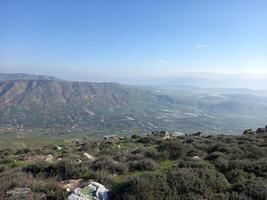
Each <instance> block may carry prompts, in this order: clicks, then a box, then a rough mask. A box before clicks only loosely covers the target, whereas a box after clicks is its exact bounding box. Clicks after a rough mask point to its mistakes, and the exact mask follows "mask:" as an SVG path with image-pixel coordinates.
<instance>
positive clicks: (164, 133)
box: [150, 131, 172, 140]
mask: <svg viewBox="0 0 267 200" xmlns="http://www.w3.org/2000/svg"><path fill="white" fill-rule="evenodd" d="M150 135H152V136H154V137H159V138H162V139H164V140H167V139H171V138H172V134H170V133H169V132H167V131H160V132H159V131H152V132H151V134H150Z"/></svg>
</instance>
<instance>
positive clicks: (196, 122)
mask: <svg viewBox="0 0 267 200" xmlns="http://www.w3.org/2000/svg"><path fill="white" fill-rule="evenodd" d="M204 91H205V92H204ZM207 91H209V92H207ZM223 91H228V90H222V89H220V92H218V90H216V91H215V90H214V89H210V90H208V89H205V90H204V89H203V88H198V87H185V86H184V87H183V86H179V89H170V88H164V87H157V86H150V87H141V86H132V85H122V84H119V83H94V82H75V81H65V80H61V79H57V78H54V77H49V76H36V75H27V74H0V111H1V112H0V126H3V127H24V128H54V129H57V130H64V131H67V132H75V131H87V132H94V133H96V134H102V133H110V134H115V133H116V134H117V133H129V134H130V133H133V132H147V131H152V130H168V131H172V132H193V131H199V130H200V131H204V132H206V131H208V132H210V133H240V132H241V131H242V130H244V129H245V128H247V127H252V128H253V127H254V126H255V127H258V126H261V125H264V124H265V121H266V116H267V97H266V96H265V95H257V94H258V93H251V92H246V91H250V90H242V91H240V92H238V91H239V90H238V89H236V90H231V92H223ZM233 91H234V92H233Z"/></svg>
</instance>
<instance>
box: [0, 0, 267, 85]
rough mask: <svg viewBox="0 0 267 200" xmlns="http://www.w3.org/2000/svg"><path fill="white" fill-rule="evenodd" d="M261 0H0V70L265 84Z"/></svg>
mask: <svg viewBox="0 0 267 200" xmlns="http://www.w3.org/2000/svg"><path fill="white" fill-rule="evenodd" d="M266 8H267V2H266V1H264V0H256V1H250V0H245V1H244V0H236V1H230V0H226V1H223V2H219V1H216V2H215V1H212V0H202V1H196V0H190V1H179V2H178V1H174V0H170V1H152V0H149V1H145V2H144V1H119V0H114V1H84V0H81V1H79V2H78V3H77V2H73V1H68V0H67V1H62V0H58V1H51V0H48V1H40V0H37V1H23V2H22V1H18V0H14V1H5V0H4V1H1V2H0V11H1V12H0V27H1V29H2V31H1V33H0V43H1V46H0V72H1V73H29V74H41V75H50V76H55V77H59V78H62V79H66V80H75V81H100V82H102V81H109V82H120V83H126V84H176V85H195V86H201V87H225V88H250V89H267V57H266V55H267V48H266V46H267V39H266V35H267V25H266V20H267V12H266Z"/></svg>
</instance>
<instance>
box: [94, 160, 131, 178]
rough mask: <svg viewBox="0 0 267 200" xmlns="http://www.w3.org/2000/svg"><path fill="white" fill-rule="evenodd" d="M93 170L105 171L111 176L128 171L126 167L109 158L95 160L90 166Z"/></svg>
mask: <svg viewBox="0 0 267 200" xmlns="http://www.w3.org/2000/svg"><path fill="white" fill-rule="evenodd" d="M92 168H93V169H94V170H107V171H109V172H110V173H112V174H125V173H126V172H127V170H128V168H127V166H126V165H125V164H123V163H119V162H117V161H114V160H112V159H110V158H107V157H103V158H99V159H97V160H95V161H94V162H93V164H92Z"/></svg>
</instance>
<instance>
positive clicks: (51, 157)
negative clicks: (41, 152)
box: [45, 154, 54, 162]
mask: <svg viewBox="0 0 267 200" xmlns="http://www.w3.org/2000/svg"><path fill="white" fill-rule="evenodd" d="M53 160H54V156H52V155H51V154H49V155H47V157H46V159H45V161H46V162H52V161H53Z"/></svg>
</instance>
